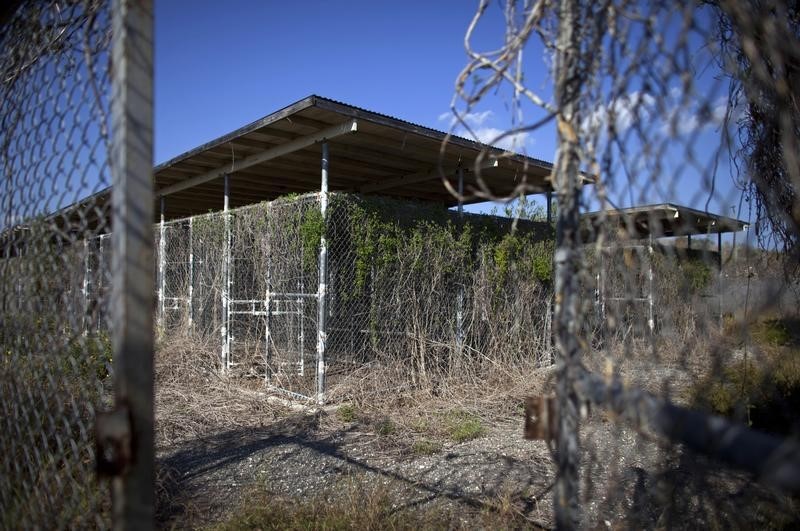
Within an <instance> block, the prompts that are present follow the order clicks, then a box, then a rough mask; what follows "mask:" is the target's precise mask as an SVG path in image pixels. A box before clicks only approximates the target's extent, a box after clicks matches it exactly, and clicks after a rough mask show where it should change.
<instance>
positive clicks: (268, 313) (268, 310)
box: [264, 203, 272, 384]
mask: <svg viewBox="0 0 800 531" xmlns="http://www.w3.org/2000/svg"><path fill="white" fill-rule="evenodd" d="M271 221H272V203H270V204H269V205H267V231H266V236H267V244H266V246H267V252H266V254H267V256H266V260H267V275H266V276H267V278H266V279H265V283H266V292H265V293H264V312H265V315H264V382H265V383H266V384H269V381H270V379H271V378H272V372H271V370H270V363H271V361H272V360H271V359H270V348H271V347H270V344H271V342H272V338H271V337H270V324H271V320H272V300H271V298H272V243H271V237H270V229H269V225H270V222H271Z"/></svg>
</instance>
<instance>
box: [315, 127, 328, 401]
mask: <svg viewBox="0 0 800 531" xmlns="http://www.w3.org/2000/svg"><path fill="white" fill-rule="evenodd" d="M321 180H322V182H321V184H320V194H319V208H320V212H321V213H322V227H323V230H322V236H321V237H320V239H319V285H318V289H317V403H318V404H323V403H324V402H325V354H326V348H327V343H328V312H327V310H328V307H327V302H328V284H327V282H328V241H327V236H326V234H325V233H326V231H327V228H328V215H327V214H328V142H327V141H323V142H322V172H321Z"/></svg>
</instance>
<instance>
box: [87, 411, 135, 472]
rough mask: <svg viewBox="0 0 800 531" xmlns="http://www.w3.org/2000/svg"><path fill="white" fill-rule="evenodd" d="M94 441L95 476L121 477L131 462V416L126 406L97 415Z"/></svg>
mask: <svg viewBox="0 0 800 531" xmlns="http://www.w3.org/2000/svg"><path fill="white" fill-rule="evenodd" d="M94 441H95V463H96V466H97V474H98V475H100V476H103V477H113V476H120V475H122V474H123V473H124V472H125V471H126V470H127V469H128V465H129V464H130V462H131V416H130V412H129V410H128V407H127V406H126V405H124V404H122V405H118V406H117V407H116V408H115V409H113V410H112V411H105V412H99V413H97V417H96V418H95V424H94Z"/></svg>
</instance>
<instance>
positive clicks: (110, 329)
mask: <svg viewBox="0 0 800 531" xmlns="http://www.w3.org/2000/svg"><path fill="white" fill-rule="evenodd" d="M148 6H149V4H148V3H147V2H146V1H145V2H139V3H137V4H136V6H134V7H133V8H131V6H130V5H129V4H127V2H125V1H119V2H114V3H112V2H107V1H101V0H85V1H78V0H75V1H36V2H33V1H20V2H10V3H8V5H4V6H3V7H2V8H0V167H2V176H1V177H0V299H1V302H0V528H3V529H19V528H24V529H27V528H31V529H51V528H52V529H61V528H70V529H72V528H108V527H110V526H111V525H112V524H118V525H147V524H148V522H150V523H152V514H153V507H152V492H151V491H152V485H150V486H148V485H147V481H144V482H142V483H140V484H139V485H137V487H138V489H139V490H137V489H136V488H133V489H130V488H129V487H130V485H131V484H132V483H135V482H136V481H138V480H139V478H147V477H150V478H151V477H152V468H153V463H152V459H151V458H152V438H150V440H149V444H148V435H147V426H148V425H151V424H152V412H151V411H150V409H151V408H150V407H148V404H151V401H152V396H149V391H148V390H149V389H150V388H149V386H148V382H150V378H151V375H150V374H149V372H148V371H147V370H146V369H147V367H148V361H149V360H150V359H151V357H152V350H151V349H150V348H148V347H149V346H150V343H149V338H147V337H142V338H137V339H136V342H137V345H138V346H137V347H135V348H133V349H132V348H131V343H130V341H129V337H127V336H125V331H127V332H128V333H130V332H134V333H135V332H139V333H142V334H144V335H145V336H148V335H149V334H148V331H149V330H150V328H149V326H148V325H147V323H148V322H149V321H148V319H149V316H150V308H147V307H146V306H149V304H146V305H145V308H138V309H137V307H135V305H129V304H128V303H129V302H130V298H129V294H130V292H131V291H132V290H133V291H135V290H136V288H131V286H130V285H128V284H125V283H124V282H121V280H120V277H121V276H122V275H124V274H125V273H126V272H127V271H130V270H131V268H133V269H137V267H138V268H141V264H142V262H144V263H149V249H150V247H149V242H148V241H147V238H141V237H140V236H141V234H142V232H141V230H140V228H139V227H136V222H137V220H138V221H141V220H142V219H143V218H144V219H145V220H146V221H145V223H146V224H148V225H149V224H150V223H151V221H152V220H151V219H149V212H150V207H149V206H147V207H141V208H139V210H138V212H139V215H138V217H137V216H136V215H131V214H130V211H129V210H127V209H126V206H127V205H128V204H129V203H125V202H126V201H127V200H129V199H130V197H129V196H126V195H125V194H135V196H136V200H137V201H143V202H145V203H146V204H147V203H149V202H150V199H149V197H148V193H147V192H148V191H149V188H148V187H149V186H151V185H150V182H151V181H150V177H149V175H150V173H149V170H150V164H151V161H150V160H149V159H150V144H149V139H150V134H151V131H150V130H149V125H148V123H149V122H148V120H147V117H148V116H149V107H148V105H149V101H147V99H146V95H147V94H149V92H150V82H151V78H150V76H149V71H148V66H149V64H148V63H147V61H148V58H149V57H151V55H150V51H151V49H150V48H149V46H150V45H151V42H149V41H148V40H147V36H148V35H149V28H150V26H149V25H148V24H149V22H150V15H151V13H150V12H149V10H148ZM134 19H135V20H134ZM112 26H113V32H112ZM134 27H135V30H136V35H135V36H134V37H131V33H130V30H131V28H134ZM137 39H139V40H137ZM131 43H135V47H137V49H136V52H137V54H136V58H135V60H133V61H126V60H124V58H128V57H130V56H131V55H133V54H132V53H131V46H134V45H133V44H131ZM112 64H113V65H114V66H113V67H112ZM135 68H140V70H137V71H136V74H135V77H136V79H135V80H132V79H131V78H128V77H126V76H129V75H130V72H131V70H132V69H135ZM136 83H138V85H136V87H135V89H136V95H137V97H138V98H144V101H143V100H142V99H138V100H136V103H137V104H139V105H138V106H137V105H136V104H132V103H131V101H130V100H128V99H126V98H127V96H128V95H129V93H130V92H129V90H128V89H129V88H130V87H131V86H132V85H134V84H136ZM131 110H132V112H133V113H135V114H136V116H137V122H136V124H135V125H132V124H131V122H130V121H129V120H128V119H129V118H130V115H129V114H128V112H129V111H131ZM133 127H136V128H137V130H136V145H135V148H136V153H134V154H131V151H130V150H129V148H130V145H129V143H128V141H129V140H130V138H131V133H132V130H133ZM142 160H146V164H144V165H142V164H141V162H142ZM136 171H140V172H141V173H140V174H137V173H136ZM135 179H139V183H142V182H143V183H144V185H143V187H142V188H141V189H137V188H136V185H132V184H131V183H132V181H133V180H135ZM112 183H115V184H116V185H119V186H121V189H120V190H118V191H115V192H114V194H113V195H112V193H111V191H110V186H111V185H112ZM123 203H125V206H123V207H122V208H120V209H119V210H117V209H116V208H114V207H117V206H119V205H121V204H123ZM112 208H114V211H113V213H112ZM112 214H113V215H112ZM112 222H113V224H114V227H115V229H116V230H118V231H120V233H122V234H124V235H125V236H126V238H125V239H124V241H123V240H121V239H116V240H114V245H118V244H119V243H120V241H123V245H124V248H125V249H135V252H134V255H135V256H133V257H132V256H127V255H125V254H121V255H118V256H114V253H112V239H113V238H112V236H111V234H110V231H111V225H112ZM131 229H133V230H131ZM112 259H114V264H115V265H114V264H112ZM133 276H134V277H135V278H136V280H137V281H138V286H139V287H140V288H144V289H145V290H146V291H147V292H149V291H151V289H152V283H151V281H150V279H148V278H147V276H141V275H137V274H134V275H133ZM112 289H114V290H115V293H116V297H115V298H114V301H113V303H112ZM137 300H138V302H139V304H140V306H141V304H142V299H137ZM112 306H114V307H115V308H116V310H117V311H116V312H115V313H114V317H113V318H112ZM122 307H124V311H119V309H120V308H122ZM139 309H142V310H143V311H138V310H139ZM138 317H141V319H140V320H137V318H138ZM131 319H133V321H136V325H134V326H131V325H130V323H131ZM120 330H123V332H122V333H121V332H120ZM137 348H138V350H136V349H137ZM137 356H139V357H138V358H137ZM112 357H113V358H114V359H113V362H114V367H115V368H114V369H113V370H112ZM131 365H138V366H139V367H141V368H142V370H143V371H144V372H143V373H141V372H140V373H137V375H135V376H131V375H132V372H133V371H128V370H127V369H129V368H130V366H131ZM120 368H122V370H116V369H120ZM130 381H136V387H137V389H136V391H134V392H130V386H122V388H120V385H119V384H120V382H130ZM137 392H138V393H140V394H137ZM115 399H116V400H115ZM112 409H114V411H115V412H116V413H115V414H106V413H105V412H106V411H108V410H112ZM115 415H116V416H115ZM111 417H114V418H113V419H112V420H113V422H111V423H109V422H108V421H103V419H104V418H105V419H108V418H111ZM134 418H135V419H136V420H135V422H132V421H131V422H129V420H130V419H134ZM132 424H133V425H134V427H133V428H131V425H132ZM110 425H111V426H110ZM109 426H110V430H109ZM102 428H105V431H104V430H103V429H102ZM99 433H104V435H102V436H97V437H96V434H99ZM121 433H124V435H120V434H121ZM110 445H113V448H111V446H110ZM99 448H102V450H101V451H100V452H98V451H97V449H99ZM132 448H133V449H134V450H132ZM134 454H135V457H132V455H134ZM98 456H99V457H98ZM101 468H102V469H103V470H104V471H105V472H106V473H108V474H111V475H115V474H116V475H119V474H120V472H122V471H124V472H125V473H126V479H124V480H121V481H120V482H119V483H118V488H116V489H115V494H116V495H115V500H114V502H115V507H116V509H118V510H117V511H115V512H114V515H115V518H114V519H113V522H112V496H111V494H112V493H111V488H110V486H111V483H110V482H109V481H103V480H101V479H99V476H98V471H99V470H101ZM130 478H134V479H133V480H131V479H130ZM117 503H118V504H119V505H116V504H117ZM132 515H133V516H132ZM116 517H119V519H117V518H116ZM134 522H136V524H135V523H134Z"/></svg>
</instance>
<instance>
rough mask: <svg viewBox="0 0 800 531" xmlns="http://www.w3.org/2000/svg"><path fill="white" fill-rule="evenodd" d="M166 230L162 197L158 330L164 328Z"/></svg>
mask: <svg viewBox="0 0 800 531" xmlns="http://www.w3.org/2000/svg"><path fill="white" fill-rule="evenodd" d="M165 235H166V229H165V228H164V197H163V196H162V197H161V223H159V225H158V330H159V332H161V331H163V328H164V296H165V294H164V284H165V283H166V279H165V274H164V263H165V256H164V250H165V248H166V243H165Z"/></svg>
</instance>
